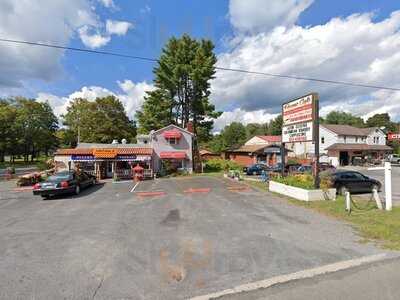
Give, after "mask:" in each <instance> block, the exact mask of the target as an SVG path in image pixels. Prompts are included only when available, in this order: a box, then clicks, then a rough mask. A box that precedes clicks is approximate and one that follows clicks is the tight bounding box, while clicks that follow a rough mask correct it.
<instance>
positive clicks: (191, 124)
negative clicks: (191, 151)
mask: <svg viewBox="0 0 400 300" xmlns="http://www.w3.org/2000/svg"><path fill="white" fill-rule="evenodd" d="M186 130H187V131H189V132H191V133H193V122H191V121H190V122H188V123H187V124H186Z"/></svg>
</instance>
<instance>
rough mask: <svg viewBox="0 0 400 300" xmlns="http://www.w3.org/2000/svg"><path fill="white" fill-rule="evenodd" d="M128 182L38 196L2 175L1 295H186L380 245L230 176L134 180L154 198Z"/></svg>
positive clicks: (351, 256) (310, 265) (360, 253)
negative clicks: (18, 188)
mask: <svg viewBox="0 0 400 300" xmlns="http://www.w3.org/2000/svg"><path fill="white" fill-rule="evenodd" d="M7 184H8V185H7ZM132 186H133V184H131V183H119V184H112V183H107V184H105V185H103V186H102V185H99V186H96V187H95V188H93V189H91V190H86V191H84V192H82V193H81V194H80V195H79V196H73V197H69V198H65V199H61V198H58V199H53V200H49V201H43V200H41V199H40V198H37V197H33V196H32V195H31V193H30V192H18V193H17V192H13V191H10V189H11V185H10V184H9V183H4V182H3V183H0V278H1V279H0V299H27V298H29V299H32V298H35V299H60V298H65V299H86V298H97V299H121V298H123V299H185V298H188V297H191V296H197V295H203V294H208V293H211V292H215V291H219V290H221V289H226V288H230V287H233V286H236V285H239V284H242V283H246V282H252V281H255V280H261V279H265V278H270V277H273V276H277V275H281V274H287V273H292V272H296V271H300V270H304V269H309V268H314V267H317V266H321V265H326V264H330V263H334V262H338V261H343V260H349V259H354V258H358V257H362V256H366V255H371V254H376V253H381V252H382V250H379V249H376V248H375V247H374V246H373V245H371V244H359V243H357V241H358V240H359V238H358V237H357V236H356V235H355V234H354V233H353V231H352V229H351V228H350V227H349V226H347V225H344V224H342V223H340V222H337V221H335V220H333V219H329V218H326V217H324V216H321V215H319V214H317V213H314V212H312V211H310V210H307V209H304V208H301V207H295V206H291V205H289V204H287V203H286V202H284V200H282V199H279V198H276V197H275V196H273V195H271V194H266V193H262V192H259V191H256V190H252V189H248V190H240V188H241V187H242V186H241V185H239V186H238V183H234V182H231V181H224V180H222V179H216V178H211V177H193V178H178V179H161V180H155V181H146V182H143V183H141V184H140V185H139V186H138V187H137V190H136V191H137V192H149V191H150V192H158V196H156V195H154V194H153V196H152V195H149V194H146V195H144V194H142V195H141V196H139V194H137V193H136V194H135V193H131V192H130V190H131V189H132ZM198 188H202V189H203V190H196V189H198ZM204 188H208V189H210V190H209V191H208V190H204ZM238 189H239V190H238ZM198 191H202V193H199V192H198Z"/></svg>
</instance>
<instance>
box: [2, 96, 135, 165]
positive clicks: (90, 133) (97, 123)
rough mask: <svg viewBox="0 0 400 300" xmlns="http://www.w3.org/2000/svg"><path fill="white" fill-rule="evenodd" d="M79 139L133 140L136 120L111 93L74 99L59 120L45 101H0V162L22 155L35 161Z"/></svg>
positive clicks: (26, 159)
mask: <svg viewBox="0 0 400 300" xmlns="http://www.w3.org/2000/svg"><path fill="white" fill-rule="evenodd" d="M78 137H79V139H80V141H81V142H92V143H111V142H112V141H113V140H114V139H118V140H122V139H126V140H128V141H130V142H132V143H133V142H135V139H136V123H135V122H133V121H132V120H130V119H129V118H128V116H127V114H126V112H125V109H124V106H123V104H122V102H121V101H120V100H119V99H117V98H116V97H114V96H108V97H103V98H97V99H95V100H94V101H89V100H87V99H75V100H73V101H72V102H71V103H70V104H69V106H68V108H67V112H66V114H65V115H63V116H62V117H61V120H58V119H57V117H56V116H55V114H54V112H53V110H52V108H51V107H50V105H49V104H48V103H47V102H38V101H36V100H35V99H27V98H23V97H17V98H10V99H1V100H0V162H4V161H5V157H6V156H8V157H9V160H10V161H11V162H14V161H15V159H16V158H20V157H22V158H23V160H24V161H25V162H28V161H34V160H35V159H36V158H38V157H39V156H40V155H45V156H48V155H49V154H50V152H53V151H54V150H55V149H57V148H59V147H62V148H64V147H75V146H76V144H77V143H78Z"/></svg>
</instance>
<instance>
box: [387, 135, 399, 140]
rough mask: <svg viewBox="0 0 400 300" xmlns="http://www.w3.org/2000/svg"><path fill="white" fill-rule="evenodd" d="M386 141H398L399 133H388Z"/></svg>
mask: <svg viewBox="0 0 400 300" xmlns="http://www.w3.org/2000/svg"><path fill="white" fill-rule="evenodd" d="M388 140H389V141H400V133H389V134H388Z"/></svg>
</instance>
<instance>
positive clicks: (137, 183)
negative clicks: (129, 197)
mask: <svg viewBox="0 0 400 300" xmlns="http://www.w3.org/2000/svg"><path fill="white" fill-rule="evenodd" d="M139 182H140V181H138V182H136V184H135V186H134V187H133V188H132V189H131V193H133V191H134V190H135V189H136V187H137V186H138V185H139Z"/></svg>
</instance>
